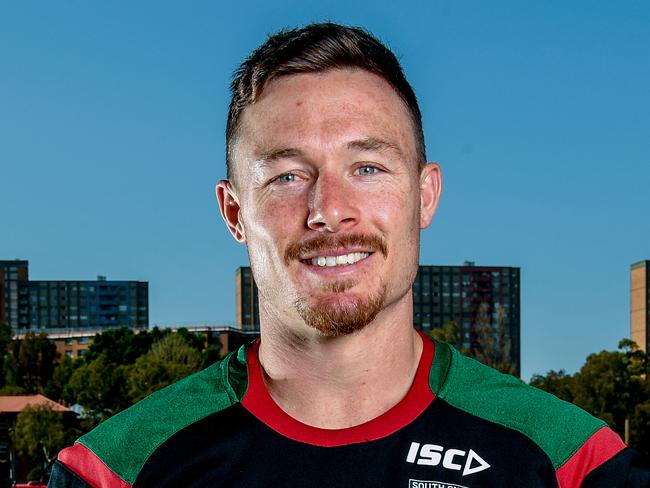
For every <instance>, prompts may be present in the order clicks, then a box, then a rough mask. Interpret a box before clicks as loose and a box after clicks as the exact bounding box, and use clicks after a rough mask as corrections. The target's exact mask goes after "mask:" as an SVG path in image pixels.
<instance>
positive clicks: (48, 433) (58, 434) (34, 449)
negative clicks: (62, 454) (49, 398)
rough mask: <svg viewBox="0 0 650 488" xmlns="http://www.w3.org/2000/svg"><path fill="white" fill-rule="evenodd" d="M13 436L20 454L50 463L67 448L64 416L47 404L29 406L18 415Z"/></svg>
mask: <svg viewBox="0 0 650 488" xmlns="http://www.w3.org/2000/svg"><path fill="white" fill-rule="evenodd" d="M11 436H12V440H13V442H14V446H15V448H16V451H17V452H18V453H19V454H23V455H27V456H30V457H32V458H33V459H41V460H43V461H45V462H47V463H49V462H51V461H52V460H53V459H54V457H55V456H56V454H57V452H59V451H60V450H61V449H62V448H63V447H64V446H65V441H66V436H65V431H64V427H63V415H62V414H61V413H60V412H54V411H53V410H52V408H51V407H50V406H49V405H47V404H41V405H34V406H28V407H26V408H25V409H24V410H23V411H22V412H20V413H19V414H18V417H17V418H16V426H15V428H14V431H13V432H12V435H11Z"/></svg>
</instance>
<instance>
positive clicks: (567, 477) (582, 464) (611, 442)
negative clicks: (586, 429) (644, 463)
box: [556, 427, 625, 488]
mask: <svg viewBox="0 0 650 488" xmlns="http://www.w3.org/2000/svg"><path fill="white" fill-rule="evenodd" d="M623 449H625V444H624V443H623V441H622V440H621V438H620V437H619V436H618V434H617V433H616V432H614V431H613V430H612V429H610V428H609V427H603V428H602V429H599V430H597V431H596V433H594V435H592V436H591V437H590V438H589V439H588V440H587V442H585V443H584V444H583V445H582V447H581V448H580V449H578V451H577V452H576V453H575V454H574V455H573V456H571V458H569V460H568V461H567V462H566V463H564V465H563V466H562V467H561V468H560V469H558V470H557V474H556V475H557V482H558V484H559V485H560V488H578V487H579V486H580V485H581V484H582V482H583V481H584V479H585V476H587V475H588V474H589V473H590V472H591V471H593V470H594V469H596V468H597V467H598V466H600V465H602V464H604V463H605V462H607V461H609V460H610V459H611V458H613V457H614V456H615V455H616V454H618V453H619V452H621V451H622V450H623Z"/></svg>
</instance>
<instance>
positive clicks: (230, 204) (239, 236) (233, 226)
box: [215, 180, 246, 244]
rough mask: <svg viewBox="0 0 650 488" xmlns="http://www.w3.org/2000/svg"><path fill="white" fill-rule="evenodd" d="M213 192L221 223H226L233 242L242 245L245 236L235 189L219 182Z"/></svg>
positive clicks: (225, 182) (228, 182) (228, 184)
mask: <svg viewBox="0 0 650 488" xmlns="http://www.w3.org/2000/svg"><path fill="white" fill-rule="evenodd" d="M215 191H216V193H217V201H218V202H219V210H220V211H221V217H223V221H224V222H225V223H226V226H227V227H228V230H229V231H230V233H231V234H232V236H233V237H234V238H235V240H236V241H237V242H241V243H242V244H244V243H245V242H246V235H245V233H244V226H243V225H242V221H241V218H240V210H241V207H240V206H239V199H238V198H237V194H236V193H235V189H234V188H233V186H232V185H231V184H230V181H228V180H221V181H219V183H217V187H216V188H215Z"/></svg>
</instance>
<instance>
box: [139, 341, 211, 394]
mask: <svg viewBox="0 0 650 488" xmlns="http://www.w3.org/2000/svg"><path fill="white" fill-rule="evenodd" d="M202 363H203V358H202V356H201V353H200V352H199V351H198V350H197V349H195V348H194V347H192V346H191V345H190V344H188V343H187V342H186V340H185V339H184V338H183V337H182V336H181V335H180V334H168V335H166V336H164V337H163V338H162V339H160V340H158V341H156V342H154V344H153V345H152V346H151V350H150V351H149V352H148V353H147V354H145V355H144V356H141V357H139V358H138V359H137V360H136V362H135V364H134V365H133V366H131V367H130V369H129V375H128V380H127V381H128V392H129V398H130V399H131V401H133V402H137V401H138V400H141V399H142V398H144V397H146V396H148V395H150V394H151V393H153V392H155V391H157V390H159V389H161V388H163V387H165V386H167V385H170V384H172V383H174V382H176V381H178V380H180V379H182V378H184V377H186V376H188V375H190V374H192V373H194V372H196V371H198V370H199V369H200V368H201V365H202Z"/></svg>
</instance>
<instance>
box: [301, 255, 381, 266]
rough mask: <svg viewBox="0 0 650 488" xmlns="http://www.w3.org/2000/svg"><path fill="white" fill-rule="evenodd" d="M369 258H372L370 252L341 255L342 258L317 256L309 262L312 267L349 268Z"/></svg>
mask: <svg viewBox="0 0 650 488" xmlns="http://www.w3.org/2000/svg"><path fill="white" fill-rule="evenodd" d="M368 256H370V253H368V252H351V253H349V254H341V255H340V256H316V257H313V258H311V259H310V260H308V262H309V263H311V264H312V266H320V267H322V268H323V267H328V268H332V267H334V266H349V265H350V264H354V263H357V262H359V261H361V260H362V259H366V258H367V257H368Z"/></svg>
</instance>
